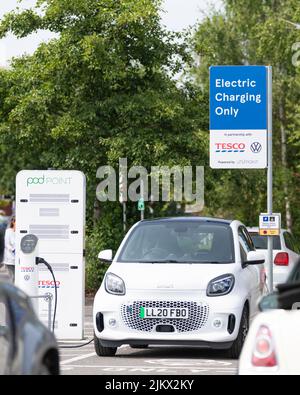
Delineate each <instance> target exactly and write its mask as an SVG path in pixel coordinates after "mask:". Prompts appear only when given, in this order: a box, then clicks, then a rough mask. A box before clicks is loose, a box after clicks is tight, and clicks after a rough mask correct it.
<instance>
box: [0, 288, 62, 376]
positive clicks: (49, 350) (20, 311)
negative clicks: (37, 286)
mask: <svg viewBox="0 0 300 395" xmlns="http://www.w3.org/2000/svg"><path fill="white" fill-rule="evenodd" d="M0 374H1V375H3V374H4V375H58V374H59V354H58V345H57V342H56V339H55V337H54V335H53V334H52V332H50V331H49V330H48V329H47V328H46V327H45V326H44V325H43V324H42V323H41V322H40V321H39V319H38V318H37V316H36V314H35V312H34V310H33V307H32V304H31V301H30V299H29V298H28V297H27V296H26V295H25V294H24V293H23V292H22V291H21V290H19V289H18V288H16V287H15V286H14V285H12V284H8V283H0Z"/></svg>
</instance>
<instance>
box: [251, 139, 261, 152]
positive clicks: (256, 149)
mask: <svg viewBox="0 0 300 395" xmlns="http://www.w3.org/2000/svg"><path fill="white" fill-rule="evenodd" d="M250 149H251V151H252V152H253V153H254V154H258V153H259V152H260V151H261V150H262V145H261V144H260V143H258V142H255V143H252V144H251V146H250Z"/></svg>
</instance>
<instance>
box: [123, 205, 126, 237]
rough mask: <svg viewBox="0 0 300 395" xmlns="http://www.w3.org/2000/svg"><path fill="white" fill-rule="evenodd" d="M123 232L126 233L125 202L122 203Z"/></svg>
mask: <svg viewBox="0 0 300 395" xmlns="http://www.w3.org/2000/svg"><path fill="white" fill-rule="evenodd" d="M123 231H124V233H126V202H123Z"/></svg>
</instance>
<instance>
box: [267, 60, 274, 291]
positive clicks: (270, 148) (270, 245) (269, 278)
mask: <svg viewBox="0 0 300 395" xmlns="http://www.w3.org/2000/svg"><path fill="white" fill-rule="evenodd" d="M272 114H273V99H272V67H271V66H268V176H267V184H268V185H267V194H268V197H267V200H268V202H267V209H268V215H272V214H273V146H272V140H273V136H272V134H273V118H272ZM267 282H268V289H269V292H273V238H272V236H268V270H267Z"/></svg>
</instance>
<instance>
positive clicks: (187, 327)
mask: <svg viewBox="0 0 300 395" xmlns="http://www.w3.org/2000/svg"><path fill="white" fill-rule="evenodd" d="M145 303H148V305H150V306H152V305H155V306H157V303H162V304H163V305H168V306H169V305H171V306H174V304H175V306H176V305H178V306H182V305H183V304H185V303H186V304H187V305H188V306H191V304H192V305H193V306H195V304H196V305H197V308H198V311H200V313H199V314H198V315H197V314H196V313H193V312H192V313H191V317H190V318H189V319H188V320H193V322H187V320H183V319H179V320H178V319H177V320H175V319H173V320H169V321H168V320H167V322H166V320H165V321H164V320H161V321H156V319H155V320H152V319H147V322H146V321H144V320H143V319H142V318H139V317H138V316H137V309H136V307H135V306H136V305H138V306H142V305H144V304H145ZM244 303H245V301H244V300H243V299H241V298H240V297H239V298H237V296H236V295H234V294H229V295H226V296H221V297H207V296H206V293H205V291H203V292H202V291H195V292H193V291H192V292H170V291H168V292H165V291H157V290H155V291H153V292H152V291H151V292H149V291H148V292H141V291H138V292H134V291H133V292H130V294H128V295H125V296H113V295H108V294H107V293H106V292H105V291H103V290H102V291H100V292H98V294H97V295H96V298H95V302H94V308H93V310H94V311H93V316H94V331H95V335H96V336H97V337H98V338H99V340H100V342H101V344H102V345H103V346H107V347H118V346H121V345H123V344H130V345H143V344H153V345H154V344H162V345H185V346H199V347H204V348H216V349H217V348H219V349H226V348H230V346H231V345H232V343H233V341H234V340H235V339H236V338H237V335H238V330H239V326H240V320H241V314H242V310H243V307H244ZM199 306H200V307H199ZM193 308H194V307H193ZM127 309H128V312H127ZM124 311H125V313H124ZM193 311H195V310H193ZM130 314H132V317H133V318H132V319H128V316H129V318H131V316H130ZM201 314H202V315H201ZM199 320H201V323H200V324H199ZM198 324H199V325H198ZM149 325H150V326H149ZM159 325H170V326H173V331H172V332H161V331H157V326H159Z"/></svg>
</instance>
